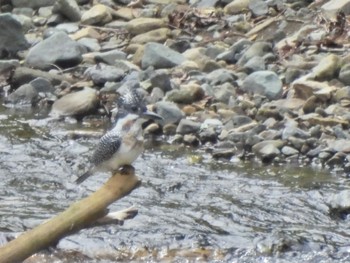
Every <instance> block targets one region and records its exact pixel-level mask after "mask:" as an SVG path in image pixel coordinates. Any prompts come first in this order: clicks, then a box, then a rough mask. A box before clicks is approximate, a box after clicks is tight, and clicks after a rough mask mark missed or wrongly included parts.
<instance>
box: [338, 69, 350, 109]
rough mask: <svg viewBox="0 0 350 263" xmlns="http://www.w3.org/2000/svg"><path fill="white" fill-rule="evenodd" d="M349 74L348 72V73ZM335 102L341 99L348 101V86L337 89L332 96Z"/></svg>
mask: <svg viewBox="0 0 350 263" xmlns="http://www.w3.org/2000/svg"><path fill="white" fill-rule="evenodd" d="M349 73H350V71H349ZM334 98H335V100H336V101H338V102H340V101H341V100H343V99H350V86H346V87H342V88H340V89H337V91H336V92H335V96H334Z"/></svg>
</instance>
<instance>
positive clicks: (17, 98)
mask: <svg viewBox="0 0 350 263" xmlns="http://www.w3.org/2000/svg"><path fill="white" fill-rule="evenodd" d="M38 101H39V93H38V91H36V90H35V88H34V87H33V86H32V85H31V84H24V85H22V86H20V87H19V88H18V89H16V90H15V91H14V92H12V93H11V94H10V95H9V96H8V97H7V98H5V102H6V103H11V104H13V105H16V106H31V105H35V104H36V103H37V102H38Z"/></svg>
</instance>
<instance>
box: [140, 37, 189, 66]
mask: <svg viewBox="0 0 350 263" xmlns="http://www.w3.org/2000/svg"><path fill="white" fill-rule="evenodd" d="M184 61H185V58H184V56H183V55H182V54H180V53H178V52H176V51H174V50H172V49H170V48H168V47H166V46H164V45H162V44H158V43H147V44H146V45H145V48H144V53H143V56H142V61H141V66H142V68H143V69H146V68H148V67H150V66H153V67H154V68H156V69H157V68H172V67H175V66H178V65H180V64H181V63H183V62H184Z"/></svg>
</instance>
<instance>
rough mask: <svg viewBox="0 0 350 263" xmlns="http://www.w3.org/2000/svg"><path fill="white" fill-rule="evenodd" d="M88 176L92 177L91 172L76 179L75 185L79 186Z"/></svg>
mask: <svg viewBox="0 0 350 263" xmlns="http://www.w3.org/2000/svg"><path fill="white" fill-rule="evenodd" d="M90 175H92V172H91V171H87V172H86V173H84V174H82V175H81V176H79V177H78V179H77V180H75V183H76V184H81V183H82V182H84V181H85V180H86V179H88V178H89V177H90Z"/></svg>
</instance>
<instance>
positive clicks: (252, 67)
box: [244, 57, 266, 73]
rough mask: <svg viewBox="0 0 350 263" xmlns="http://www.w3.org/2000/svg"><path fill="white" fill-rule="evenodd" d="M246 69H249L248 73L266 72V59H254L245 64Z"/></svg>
mask: <svg viewBox="0 0 350 263" xmlns="http://www.w3.org/2000/svg"><path fill="white" fill-rule="evenodd" d="M244 68H246V69H247V71H248V73H252V72H255V71H261V70H265V69H266V66H265V59H264V58H263V57H252V58H251V59H249V60H248V61H247V63H245V64H244Z"/></svg>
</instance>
